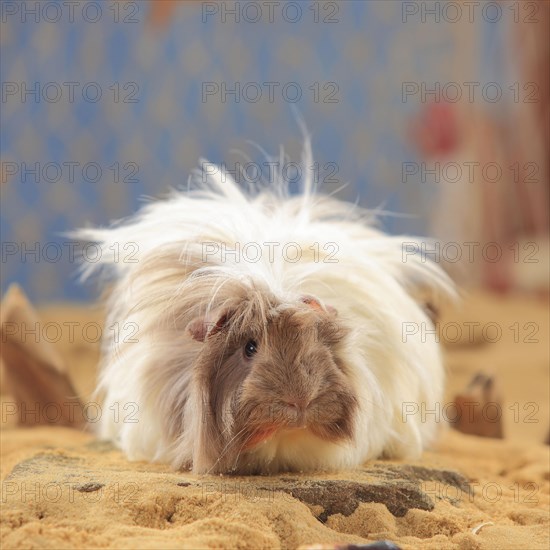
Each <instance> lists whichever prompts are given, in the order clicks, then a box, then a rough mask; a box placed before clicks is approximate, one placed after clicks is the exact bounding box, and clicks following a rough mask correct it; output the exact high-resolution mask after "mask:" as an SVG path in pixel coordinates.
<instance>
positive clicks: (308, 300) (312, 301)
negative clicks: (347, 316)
mask: <svg viewBox="0 0 550 550" xmlns="http://www.w3.org/2000/svg"><path fill="white" fill-rule="evenodd" d="M301 301H302V302H303V303H304V304H307V305H308V306H310V307H311V308H312V309H314V310H316V311H319V312H322V313H325V312H326V313H329V314H330V315H332V316H333V317H336V316H337V315H338V311H337V310H336V308H334V307H332V306H325V307H323V306H322V305H321V302H319V300H317V298H314V297H313V296H309V295H305V296H302V298H301Z"/></svg>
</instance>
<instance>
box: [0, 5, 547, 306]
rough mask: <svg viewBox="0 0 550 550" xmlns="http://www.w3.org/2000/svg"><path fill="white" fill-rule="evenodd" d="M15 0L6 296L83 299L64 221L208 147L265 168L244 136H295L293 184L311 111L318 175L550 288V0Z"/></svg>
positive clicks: (103, 209)
mask: <svg viewBox="0 0 550 550" xmlns="http://www.w3.org/2000/svg"><path fill="white" fill-rule="evenodd" d="M1 10H2V12H1V27H0V30H1V34H0V37H1V38H0V46H1V66H0V76H1V82H2V98H1V104H0V107H1V147H0V155H1V161H2V171H1V185H0V189H1V191H0V192H1V199H2V200H1V231H2V265H1V268H2V292H4V291H5V289H6V288H7V287H8V286H9V284H11V283H13V282H18V283H19V284H21V286H22V287H23V288H24V289H25V291H26V292H27V293H28V295H29V296H30V298H31V300H32V301H34V302H38V303H45V302H52V301H59V300H71V301H86V300H89V299H90V298H91V296H92V295H93V294H94V289H93V288H91V287H90V286H81V285H80V284H78V283H77V280H76V275H75V273H76V268H77V265H76V263H75V261H74V257H73V254H72V249H71V247H70V246H67V244H66V243H65V244H64V242H65V239H63V237H61V236H60V234H61V233H62V232H64V231H67V230H70V229H72V228H75V227H81V226H84V225H87V224H94V225H105V224H107V223H109V222H110V221H111V220H116V219H120V218H123V217H126V216H128V215H130V214H132V213H133V212H134V211H135V210H136V209H137V208H138V207H139V205H140V201H141V200H142V199H143V197H144V196H146V197H157V196H162V194H163V193H165V192H166V191H167V190H168V189H169V188H170V187H178V186H185V185H186V184H187V178H188V176H189V173H190V171H191V170H192V169H193V168H195V167H197V166H198V163H199V159H200V158H201V157H205V158H207V159H209V160H210V161H213V162H215V163H222V162H224V163H225V164H226V166H227V168H228V169H229V170H232V171H233V170H236V171H237V174H239V172H238V171H239V166H240V168H245V167H246V168H247V170H248V172H247V173H248V176H249V177H250V178H251V179H257V178H259V177H260V176H263V177H264V179H266V176H267V179H269V166H268V165H267V164H266V162H265V160H266V159H265V156H264V153H263V152H262V151H261V150H259V149H258V148H257V147H255V146H253V145H251V144H250V143H249V142H253V143H255V144H258V145H259V146H261V148H263V149H264V150H265V151H266V152H267V153H268V154H269V155H273V156H278V154H279V147H280V146H281V145H282V146H284V148H285V151H286V153H287V154H288V159H287V160H286V162H287V163H288V165H289V171H288V172H287V173H288V177H289V179H290V180H293V178H295V177H297V176H296V175H295V174H294V173H293V172H292V170H291V169H290V168H295V165H294V164H292V163H293V162H298V161H299V159H300V151H301V145H302V134H301V131H300V128H299V124H298V122H297V117H301V118H302V119H303V121H304V122H305V124H306V126H307V128H308V130H309V131H310V132H311V136H312V145H313V150H314V157H315V161H316V163H317V165H316V170H317V175H318V180H319V182H320V184H321V186H322V189H324V190H326V191H327V192H330V191H334V190H336V189H339V188H341V187H342V186H343V185H344V184H346V183H347V184H348V185H347V186H346V187H344V188H342V189H341V190H340V191H339V194H338V196H340V197H342V198H345V199H348V200H351V201H356V200H357V201H358V202H359V203H360V204H361V205H362V206H365V207H369V208H376V207H382V208H383V209H385V210H388V211H391V212H393V213H395V215H391V216H384V217H383V219H382V225H383V227H384V228H385V229H386V230H387V231H389V232H392V233H410V234H416V235H430V236H434V237H436V238H437V239H440V247H439V249H433V248H432V250H435V252H434V253H433V254H432V259H435V260H436V261H440V262H441V263H443V264H445V265H446V267H447V268H448V269H449V270H450V271H451V272H452V273H453V274H454V275H455V276H456V277H457V278H458V280H459V281H461V282H463V283H464V284H466V285H474V286H481V287H485V288H489V289H491V290H495V291H498V292H509V291H514V290H523V291H529V292H534V293H536V294H539V295H545V293H547V284H548V283H547V276H548V183H549V179H548V176H549V170H548V145H549V131H548V104H549V103H548V91H549V87H548V66H549V46H548V34H547V33H548V23H549V20H548V3H547V2H543V1H542V2H538V1H532V2H528V1H527V2H517V1H516V2H504V1H502V2H480V3H477V2H473V3H469V2H465V3H462V2H407V1H404V2H397V1H385V0H382V1H376V0H374V1H369V2H361V1H342V2H331V1H322V2H316V1H311V2H310V1H303V2H285V1H280V2H262V1H258V2H193V1H185V2H184V1H181V2H180V1H170V0H168V1H164V0H162V1H161V0H155V1H139V2H137V1H134V2H132V1H124V0H120V1H116V0H115V1H102V2H69V3H67V2H61V1H48V2H46V1H43V2H36V1H18V2H10V1H5V2H2V3H1ZM247 163H250V164H247ZM238 177H240V175H238ZM430 246H431V245H430ZM427 252H429V250H427Z"/></svg>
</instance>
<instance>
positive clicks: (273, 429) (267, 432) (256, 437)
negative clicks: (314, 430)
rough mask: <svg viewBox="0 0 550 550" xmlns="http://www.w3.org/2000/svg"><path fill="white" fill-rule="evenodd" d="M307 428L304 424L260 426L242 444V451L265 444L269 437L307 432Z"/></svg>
mask: <svg viewBox="0 0 550 550" xmlns="http://www.w3.org/2000/svg"><path fill="white" fill-rule="evenodd" d="M308 428H309V426H308V425H307V424H305V423H301V424H268V425H264V426H261V427H260V428H258V429H257V430H255V431H254V432H252V434H251V435H250V436H248V437H247V438H246V440H245V442H244V445H243V447H242V448H243V450H248V449H251V448H252V447H256V446H257V445H260V444H261V443H265V442H266V441H268V440H269V439H271V437H273V436H274V435H275V434H277V433H281V432H301V431H302V430H307V429H308Z"/></svg>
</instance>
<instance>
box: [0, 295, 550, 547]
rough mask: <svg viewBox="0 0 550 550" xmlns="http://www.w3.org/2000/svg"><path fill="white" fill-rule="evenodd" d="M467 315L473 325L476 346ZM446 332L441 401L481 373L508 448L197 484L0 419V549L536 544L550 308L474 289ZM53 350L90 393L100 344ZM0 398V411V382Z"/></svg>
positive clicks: (473, 445)
mask: <svg viewBox="0 0 550 550" xmlns="http://www.w3.org/2000/svg"><path fill="white" fill-rule="evenodd" d="M41 316H42V319H43V320H44V322H48V321H51V322H59V323H62V322H63V321H65V320H67V319H70V320H72V321H75V322H79V323H86V322H92V321H93V322H95V321H98V322H99V317H98V313H97V312H92V311H87V310H84V309H83V308H77V307H67V306H63V307H52V308H46V309H43V310H41ZM468 322H480V323H481V325H479V326H478V327H477V328H478V329H479V331H478V332H479V334H478V333H475V334H473V336H472V338H469V337H468V333H467V327H468V325H465V323H468ZM441 323H442V325H441V326H442V327H444V326H445V324H446V325H447V327H446V328H443V330H446V331H447V337H448V339H450V340H454V343H448V344H447V345H446V347H445V349H446V355H447V362H448V364H449V385H448V391H447V401H446V402H445V403H442V408H443V407H444V406H445V404H446V403H447V402H448V401H450V400H451V399H452V397H453V396H454V395H455V394H456V393H457V392H459V391H462V390H463V388H464V386H465V385H466V383H467V382H468V381H469V380H470V379H471V377H472V375H473V374H475V373H476V372H478V371H480V370H481V371H484V372H489V373H492V374H494V375H495V378H496V381H497V389H498V391H499V392H500V393H501V394H502V396H503V399H504V401H503V404H502V409H501V411H502V417H503V425H504V432H505V438H504V439H502V440H497V439H488V438H480V437H476V436H472V435H465V434H462V433H459V432H457V431H455V430H450V429H449V430H446V431H444V432H443V433H442V435H441V437H440V439H439V441H438V443H437V445H436V447H435V448H433V449H431V450H430V451H428V452H426V453H425V454H424V455H423V456H422V458H421V459H420V460H418V461H416V462H409V463H407V464H404V463H402V462H398V461H376V462H373V463H369V464H366V465H365V466H364V467H363V468H361V469H359V470H357V471H353V472H339V473H337V474H330V475H329V474H318V475H313V476H312V475H300V474H292V475H290V474H286V475H284V476H273V477H248V478H235V477H230V476H193V475H190V474H189V473H187V472H173V471H171V470H170V469H169V468H168V467H166V466H163V465H158V464H146V463H141V462H128V461H127V460H126V459H125V458H124V457H123V455H122V454H121V453H120V452H119V451H117V450H116V449H114V448H113V447H112V446H110V445H109V444H105V443H102V442H98V441H96V440H95V439H94V437H93V435H92V434H91V433H88V432H86V431H83V430H74V429H71V428H64V427H63V428H62V427H50V426H42V427H34V428H21V427H16V426H15V425H14V419H13V418H12V417H9V418H7V417H6V415H5V414H3V418H2V431H1V434H0V436H1V443H2V448H1V472H0V473H1V477H2V480H3V484H2V514H1V516H2V517H1V524H0V526H1V539H0V541H1V546H2V548H4V549H8V548H254V549H258V548H297V547H300V546H304V547H309V546H313V545H315V544H323V545H326V546H325V547H327V548H332V547H334V546H335V545H337V544H349V543H355V544H359V543H367V542H374V541H376V540H381V539H388V540H391V541H393V542H394V543H396V544H398V545H399V546H401V547H402V548H404V549H409V548H410V549H412V548H433V549H436V548H437V549H445V548H465V549H469V548H471V549H488V548H491V549H500V548H510V549H512V548H513V549H520V548H525V549H535V548H545V549H547V548H548V547H549V546H550V537H549V529H550V496H549V493H550V491H549V488H550V472H549V465H550V448H549V447H548V446H547V445H544V444H542V441H543V440H544V438H545V437H546V436H547V434H548V428H549V424H550V422H549V357H548V333H549V330H548V328H549V327H548V309H547V307H546V306H545V304H544V302H541V301H537V300H536V299H534V298H525V297H510V298H507V299H506V300H504V299H502V298H500V297H496V296H488V295H485V294H480V293H474V294H472V295H471V296H470V297H469V298H468V299H467V300H466V301H465V303H464V305H463V306H462V308H461V309H460V310H454V311H447V312H445V313H444V316H443V318H442V319H441ZM452 323H455V324H458V325H459V326H460V325H462V327H463V329H464V330H463V333H462V336H461V337H455V333H451V332H450V330H451V329H453V328H455V329H456V326H455V325H453V324H452ZM489 323H497V324H498V325H499V326H500V327H501V330H502V336H501V338H500V339H499V340H498V341H495V342H494V343H487V342H485V343H484V342H483V341H482V340H483V338H482V336H483V335H482V332H483V331H482V329H483V328H487V326H488V324H489ZM515 323H519V325H518V326H516V327H514V324H515ZM509 327H513V328H509ZM492 328H494V327H492ZM447 329H448V330H447ZM489 329H491V327H489V328H488V329H487V330H486V336H489V338H490V339H492V338H493V335H492V334H491V333H490V332H489ZM534 329H536V334H535V335H534V336H533V330H534ZM537 339H538V342H535V341H534V340H537ZM58 347H60V352H61V353H62V355H63V357H64V358H65V360H66V362H67V364H68V365H69V372H70V375H71V379H72V381H73V383H74V386H75V387H76V388H77V390H78V391H79V393H80V394H81V395H82V396H83V398H84V400H85V399H86V398H87V396H89V394H90V392H91V390H92V388H93V379H94V374H95V373H94V367H95V363H96V360H97V345H96V344H94V343H93V342H86V341H84V340H83V339H82V338H80V339H79V338H78V334H77V336H76V338H75V341H74V342H73V343H67V342H65V343H64V344H62V343H61V342H60V343H59V344H58ZM2 390H3V392H2V393H3V394H2V400H3V409H2V410H3V413H4V412H5V410H6V409H5V408H4V405H5V404H6V403H9V402H10V397H9V395H8V394H7V391H8V390H9V388H7V387H6V385H5V383H3V384H2ZM293 495H294V496H293ZM361 500H364V502H362V501H361ZM480 526H481V527H480Z"/></svg>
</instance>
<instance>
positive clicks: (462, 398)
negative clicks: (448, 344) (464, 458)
mask: <svg viewBox="0 0 550 550" xmlns="http://www.w3.org/2000/svg"><path fill="white" fill-rule="evenodd" d="M454 403H455V405H456V415H455V416H454V418H449V421H450V423H451V425H452V426H453V427H454V428H455V429H456V430H458V431H459V432H462V433H465V434H470V435H478V436H480V437H492V438H496V439H502V438H503V437H504V430H503V426H502V400H501V398H500V395H499V394H498V391H497V389H496V387H495V381H494V378H493V377H492V376H487V375H485V374H481V373H479V374H476V375H475V376H474V377H473V378H472V380H471V381H470V383H469V384H468V386H467V388H466V390H465V391H464V392H463V393H461V394H459V395H457V396H456V397H455V399H454Z"/></svg>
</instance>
